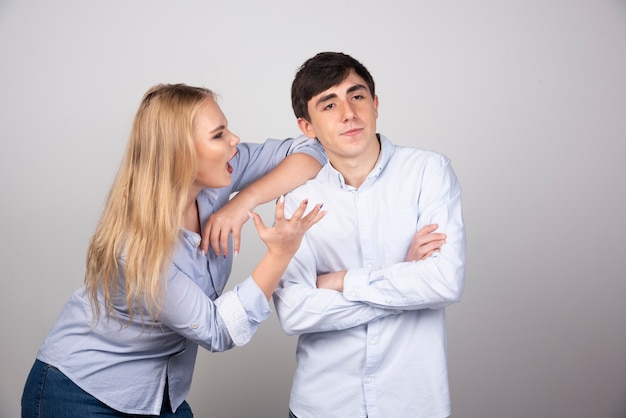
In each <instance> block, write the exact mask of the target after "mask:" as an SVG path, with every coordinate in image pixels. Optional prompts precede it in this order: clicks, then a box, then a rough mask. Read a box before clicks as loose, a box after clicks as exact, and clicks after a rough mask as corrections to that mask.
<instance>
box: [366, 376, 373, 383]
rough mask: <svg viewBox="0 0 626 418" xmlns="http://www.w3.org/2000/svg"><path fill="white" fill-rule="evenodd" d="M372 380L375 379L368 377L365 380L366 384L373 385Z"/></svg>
mask: <svg viewBox="0 0 626 418" xmlns="http://www.w3.org/2000/svg"><path fill="white" fill-rule="evenodd" d="M372 380H373V379H372V378H371V377H369V376H368V377H367V378H366V379H365V383H372Z"/></svg>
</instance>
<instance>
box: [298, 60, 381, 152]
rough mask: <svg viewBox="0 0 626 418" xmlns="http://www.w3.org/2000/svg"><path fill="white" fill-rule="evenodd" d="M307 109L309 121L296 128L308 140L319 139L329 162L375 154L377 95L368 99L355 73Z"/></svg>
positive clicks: (367, 90)
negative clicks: (298, 128)
mask: <svg viewBox="0 0 626 418" xmlns="http://www.w3.org/2000/svg"><path fill="white" fill-rule="evenodd" d="M308 110H309V115H310V119H311V120H310V121H306V120H304V119H302V118H299V119H298V126H299V127H300V129H301V130H302V132H303V133H304V134H305V135H307V136H308V137H309V138H317V139H319V141H320V143H321V144H322V146H323V147H324V149H325V150H326V154H327V155H328V158H329V159H330V161H331V162H333V163H337V162H339V161H340V160H350V159H354V158H357V157H362V156H364V155H365V156H367V155H370V154H371V155H372V156H377V155H378V151H379V143H378V139H377V138H376V119H377V118H378V96H374V97H372V96H371V94H370V91H369V89H368V87H367V84H366V83H365V80H363V79H362V78H361V77H359V76H358V75H357V74H356V73H355V72H354V71H351V72H350V74H349V75H348V77H346V78H345V79H344V80H343V81H342V82H341V83H339V84H337V85H335V86H333V87H331V88H329V89H328V90H325V91H323V92H321V93H320V94H318V95H316V96H314V97H313V98H311V100H309V102H308ZM374 158H376V157H374Z"/></svg>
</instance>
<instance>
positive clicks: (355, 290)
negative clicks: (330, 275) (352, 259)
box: [343, 269, 371, 301]
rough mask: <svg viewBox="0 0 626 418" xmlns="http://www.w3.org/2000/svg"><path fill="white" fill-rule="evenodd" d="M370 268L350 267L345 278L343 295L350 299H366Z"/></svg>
mask: <svg viewBox="0 0 626 418" xmlns="http://www.w3.org/2000/svg"><path fill="white" fill-rule="evenodd" d="M370 271H371V270H369V269H350V270H348V271H347V272H346V275H345V276H344V278H343V296H344V297H345V298H346V299H348V300H350V301H362V300H364V299H365V295H366V292H367V284H368V281H369V274H370Z"/></svg>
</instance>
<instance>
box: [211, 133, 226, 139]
mask: <svg viewBox="0 0 626 418" xmlns="http://www.w3.org/2000/svg"><path fill="white" fill-rule="evenodd" d="M223 137H224V132H220V133H218V134H216V135H215V136H214V137H213V139H221V138H223Z"/></svg>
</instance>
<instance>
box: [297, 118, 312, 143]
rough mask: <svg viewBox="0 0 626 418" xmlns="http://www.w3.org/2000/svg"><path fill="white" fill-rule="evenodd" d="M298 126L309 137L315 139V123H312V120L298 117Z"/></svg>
mask: <svg viewBox="0 0 626 418" xmlns="http://www.w3.org/2000/svg"><path fill="white" fill-rule="evenodd" d="M298 127H299V128H300V130H301V131H302V133H303V134H304V135H306V136H308V137H309V138H311V139H313V138H315V137H316V135H315V130H314V129H313V125H311V122H309V121H307V120H306V119H303V118H298Z"/></svg>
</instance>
